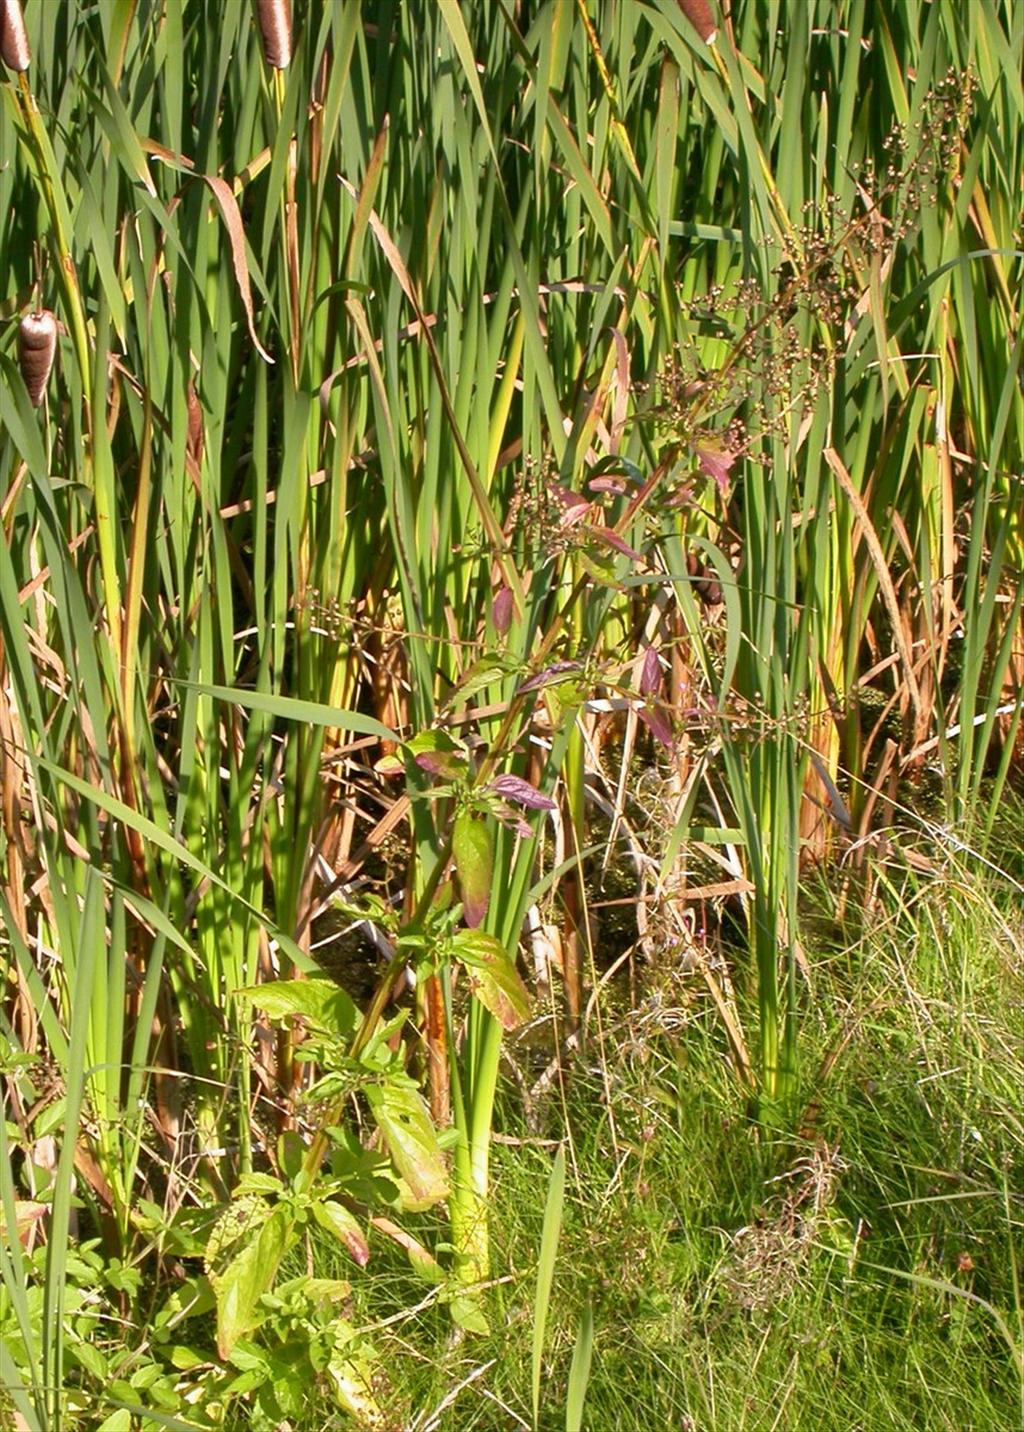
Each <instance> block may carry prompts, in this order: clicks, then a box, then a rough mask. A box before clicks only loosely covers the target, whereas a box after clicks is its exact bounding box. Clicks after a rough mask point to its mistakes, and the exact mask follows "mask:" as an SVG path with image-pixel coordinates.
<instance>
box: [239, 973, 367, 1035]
mask: <svg viewBox="0 0 1024 1432" xmlns="http://www.w3.org/2000/svg"><path fill="white" fill-rule="evenodd" d="M235 998H236V999H242V1000H245V1001H247V1002H248V1003H249V1004H253V1005H256V1006H257V1008H259V1009H262V1010H264V1011H265V1013H266V1014H267V1015H268V1016H269V1018H271V1019H287V1018H288V1016H289V1015H298V1016H301V1018H303V1019H308V1020H310V1021H311V1022H312V1023H313V1024H315V1025H316V1026H317V1028H319V1029H322V1030H324V1031H325V1032H326V1033H328V1034H336V1035H339V1036H341V1037H343V1038H346V1037H348V1036H350V1035H352V1034H354V1033H355V1030H356V1026H357V1024H358V1023H359V1010H358V1009H357V1008H356V1005H355V1002H354V1001H353V1000H352V999H351V998H350V997H349V995H347V994H346V993H345V991H344V990H343V989H342V988H341V987H340V986H339V985H337V984H335V983H334V981H333V980H332V979H328V978H327V977H326V976H325V977H324V978H322V979H318V978H316V977H311V978H309V979H304V980H270V981H268V982H267V983H266V984H259V985H246V986H243V988H241V989H236V990H235Z"/></svg>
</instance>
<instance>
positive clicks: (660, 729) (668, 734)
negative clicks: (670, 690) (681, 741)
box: [636, 706, 676, 751]
mask: <svg viewBox="0 0 1024 1432" xmlns="http://www.w3.org/2000/svg"><path fill="white" fill-rule="evenodd" d="M636 714H637V715H638V716H639V717H640V720H641V721H642V722H643V723H644V725H645V726H646V727H647V729H648V731H650V733H651V735H652V736H653V737H654V739H655V740H656V741H658V742H660V744H661V745H662V746H664V747H665V750H666V751H674V750H675V748H676V743H675V739H674V737H673V735H672V728H671V727H670V726H669V724H668V722H667V721H666V719H665V717H664V716H663V715H662V714H661V712H660V711H656V710H655V709H654V707H653V706H638V707H637V709H636Z"/></svg>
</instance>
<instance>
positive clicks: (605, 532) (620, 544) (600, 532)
mask: <svg viewBox="0 0 1024 1432" xmlns="http://www.w3.org/2000/svg"><path fill="white" fill-rule="evenodd" d="M594 536H595V537H600V539H601V540H602V542H607V543H608V546H609V547H614V548H615V550H616V552H621V553H622V555H623V556H624V557H629V558H630V559H631V560H632V561H634V562H639V561H640V553H639V552H634V551H633V548H632V547H631V546H630V545H629V543H628V542H625V541H623V539H622V538H621V537H620V536H619V534H618V533H617V532H615V531H613V529H612V528H611V527H595V528H594Z"/></svg>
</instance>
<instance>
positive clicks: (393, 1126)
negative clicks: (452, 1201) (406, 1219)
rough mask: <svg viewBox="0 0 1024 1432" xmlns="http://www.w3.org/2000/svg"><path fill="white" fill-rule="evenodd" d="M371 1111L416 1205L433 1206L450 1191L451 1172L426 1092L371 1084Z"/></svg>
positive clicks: (388, 1084) (394, 1084)
mask: <svg viewBox="0 0 1024 1432" xmlns="http://www.w3.org/2000/svg"><path fill="white" fill-rule="evenodd" d="M366 1098H367V1102H368V1103H369V1105H370V1112H371V1113H372V1114H373V1117H374V1119H375V1121H376V1124H377V1127H378V1128H379V1129H380V1131H381V1135H382V1136H383V1138H384V1142H385V1143H386V1144H387V1147H388V1152H389V1153H390V1155H391V1158H392V1160H393V1162H394V1165H395V1168H396V1169H397V1170H398V1172H399V1174H400V1175H401V1176H402V1178H403V1179H404V1180H405V1182H406V1184H407V1185H408V1188H409V1197H410V1199H411V1202H410V1205H409V1206H410V1207H411V1208H413V1209H422V1208H429V1207H430V1205H431V1204H433V1203H436V1202H437V1201H438V1200H439V1199H441V1198H444V1197H445V1196H446V1194H447V1192H448V1175H447V1171H446V1169H445V1166H444V1159H443V1157H442V1154H441V1150H440V1149H439V1148H438V1145H437V1135H436V1133H435V1132H434V1126H433V1124H432V1123H431V1121H430V1115H429V1113H428V1112H427V1106H426V1104H425V1103H424V1102H423V1098H422V1095H421V1094H420V1093H419V1091H418V1089H416V1088H415V1087H414V1086H406V1085H402V1084H396V1083H387V1084H370V1085H368V1086H367V1089H366Z"/></svg>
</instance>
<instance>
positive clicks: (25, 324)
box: [18, 308, 57, 408]
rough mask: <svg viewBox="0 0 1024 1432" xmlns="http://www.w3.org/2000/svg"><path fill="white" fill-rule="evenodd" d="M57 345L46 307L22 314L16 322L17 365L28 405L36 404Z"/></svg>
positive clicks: (51, 364)
mask: <svg viewBox="0 0 1024 1432" xmlns="http://www.w3.org/2000/svg"><path fill="white" fill-rule="evenodd" d="M56 348H57V320H56V319H55V318H54V316H53V314H52V313H50V312H49V311H48V310H47V309H45V308H44V309H42V310H41V311H40V312H39V313H26V315H25V317H24V318H23V319H22V320H21V323H20V324H19V325H18V366H19V367H20V368H21V376H22V377H23V378H24V380H25V387H26V388H27V389H28V395H29V397H30V398H31V399H32V406H33V407H35V408H38V407H39V404H40V403H41V402H42V401H43V394H44V393H45V392H46V381H47V379H48V378H49V376H50V369H51V368H52V367H53V355H54V353H55V351H56Z"/></svg>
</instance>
